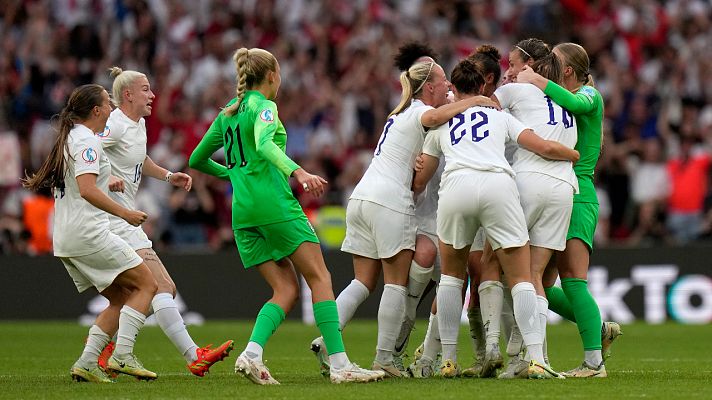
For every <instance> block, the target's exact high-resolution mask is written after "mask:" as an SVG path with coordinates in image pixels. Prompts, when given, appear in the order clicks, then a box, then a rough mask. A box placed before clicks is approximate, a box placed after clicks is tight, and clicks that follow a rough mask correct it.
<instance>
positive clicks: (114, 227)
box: [109, 218, 153, 250]
mask: <svg viewBox="0 0 712 400" xmlns="http://www.w3.org/2000/svg"><path fill="white" fill-rule="evenodd" d="M110 222H111V225H110V228H109V229H111V232H113V233H115V234H116V235H118V236H119V237H120V238H121V239H124V241H126V243H128V245H129V246H131V248H132V249H134V250H141V249H151V248H153V242H151V240H149V239H148V236H146V233H145V232H144V231H143V229H141V227H140V226H133V225H131V224H129V223H128V222H126V221H124V220H123V219H122V220H118V221H117V220H116V218H112V219H110Z"/></svg>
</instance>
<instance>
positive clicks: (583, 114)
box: [544, 81, 603, 204]
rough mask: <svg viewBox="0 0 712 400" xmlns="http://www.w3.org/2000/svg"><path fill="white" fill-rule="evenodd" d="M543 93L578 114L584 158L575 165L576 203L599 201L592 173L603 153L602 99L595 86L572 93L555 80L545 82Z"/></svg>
mask: <svg viewBox="0 0 712 400" xmlns="http://www.w3.org/2000/svg"><path fill="white" fill-rule="evenodd" d="M544 93H546V95H547V96H549V97H551V99H552V100H554V101H555V102H556V103H557V104H559V105H560V106H561V107H564V108H565V109H567V110H569V111H570V112H571V113H572V114H574V116H575V117H576V126H577V128H578V140H577V142H576V147H575V149H576V150H578V152H579V154H580V155H581V158H580V159H579V161H578V162H577V163H576V165H574V172H575V173H576V177H577V178H578V183H579V193H578V194H576V195H574V203H596V204H598V198H597V197H596V189H595V187H594V185H593V172H594V169H595V168H596V163H597V162H598V156H599V155H600V154H601V134H602V129H603V125H602V124H603V98H602V97H601V94H600V93H599V92H598V90H596V89H595V88H594V87H592V86H583V87H581V89H579V91H578V92H576V94H573V93H571V92H569V91H568V90H566V89H565V88H563V87H561V86H559V85H557V84H556V83H554V82H552V81H549V83H548V84H547V85H546V89H544Z"/></svg>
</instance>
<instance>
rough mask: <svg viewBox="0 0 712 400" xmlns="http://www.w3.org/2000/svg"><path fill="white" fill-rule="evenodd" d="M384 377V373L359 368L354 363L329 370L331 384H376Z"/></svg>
mask: <svg viewBox="0 0 712 400" xmlns="http://www.w3.org/2000/svg"><path fill="white" fill-rule="evenodd" d="M385 376H386V373H385V372H384V371H371V370H368V369H364V368H361V367H359V366H358V365H356V364H354V363H350V364H349V365H347V366H346V367H344V368H341V369H336V368H331V369H330V371H329V378H330V379H331V383H344V382H361V383H365V382H376V381H381V380H383V378H385Z"/></svg>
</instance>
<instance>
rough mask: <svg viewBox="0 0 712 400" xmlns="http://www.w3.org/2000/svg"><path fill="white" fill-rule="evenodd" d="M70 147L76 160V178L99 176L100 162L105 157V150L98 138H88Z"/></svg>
mask: <svg viewBox="0 0 712 400" xmlns="http://www.w3.org/2000/svg"><path fill="white" fill-rule="evenodd" d="M70 146H71V147H70V152H71V155H72V158H73V159H74V176H75V177H77V176H79V175H84V174H94V175H99V160H100V159H101V157H104V150H103V149H102V147H101V146H102V145H101V142H100V141H99V139H98V138H97V137H96V136H91V137H86V138H82V139H80V140H79V141H77V142H74V143H72V144H71V145H70Z"/></svg>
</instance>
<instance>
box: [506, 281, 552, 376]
mask: <svg viewBox="0 0 712 400" xmlns="http://www.w3.org/2000/svg"><path fill="white" fill-rule="evenodd" d="M512 300H513V303H514V318H515V319H516V320H517V325H518V326H519V330H520V331H521V332H522V338H523V339H524V344H525V345H526V346H527V357H528V358H531V359H532V360H534V361H536V362H538V363H541V364H544V363H545V361H544V353H543V351H542V341H541V330H540V329H539V316H538V315H537V301H536V291H535V290H534V285H532V284H531V282H519V283H517V284H516V285H514V287H513V288H512Z"/></svg>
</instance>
